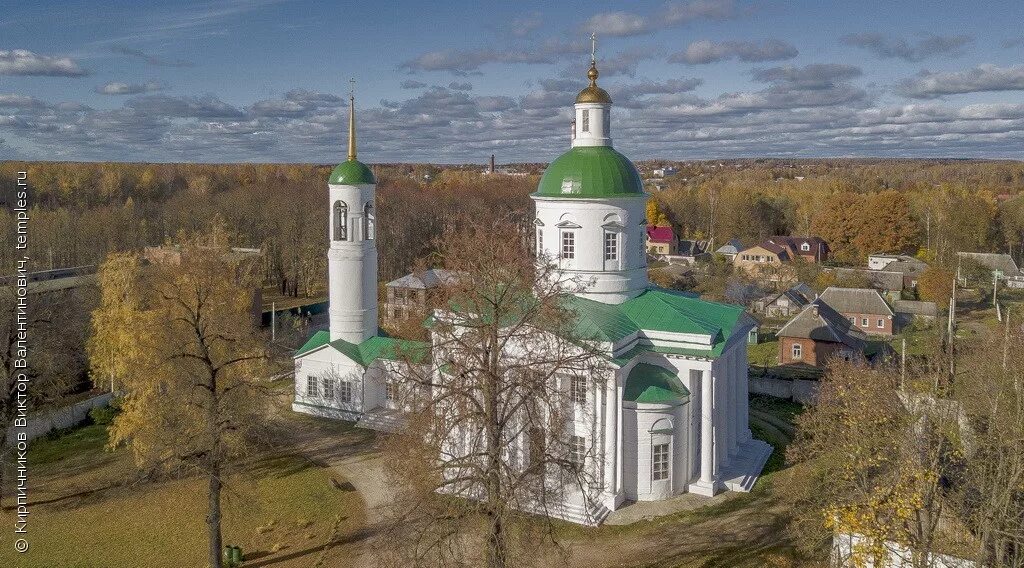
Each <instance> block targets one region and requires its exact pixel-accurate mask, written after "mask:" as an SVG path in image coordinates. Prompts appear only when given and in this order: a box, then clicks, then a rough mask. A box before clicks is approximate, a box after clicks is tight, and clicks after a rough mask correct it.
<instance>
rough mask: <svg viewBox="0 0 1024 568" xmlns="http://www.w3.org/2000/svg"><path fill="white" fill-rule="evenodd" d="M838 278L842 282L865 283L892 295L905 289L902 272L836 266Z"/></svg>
mask: <svg viewBox="0 0 1024 568" xmlns="http://www.w3.org/2000/svg"><path fill="white" fill-rule="evenodd" d="M834 270H835V275H836V280H837V281H839V283H841V284H847V285H849V284H853V283H857V284H863V285H867V286H870V287H872V288H874V289H876V290H879V291H881V292H883V293H885V294H889V295H892V296H896V295H898V294H899V293H900V292H902V291H903V289H904V278H903V273H902V272H890V271H888V270H871V269H867V268H836V269H834Z"/></svg>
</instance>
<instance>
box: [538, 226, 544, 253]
mask: <svg viewBox="0 0 1024 568" xmlns="http://www.w3.org/2000/svg"><path fill="white" fill-rule="evenodd" d="M542 254H544V233H543V232H541V230H540V229H539V228H538V229H537V256H540V255H542Z"/></svg>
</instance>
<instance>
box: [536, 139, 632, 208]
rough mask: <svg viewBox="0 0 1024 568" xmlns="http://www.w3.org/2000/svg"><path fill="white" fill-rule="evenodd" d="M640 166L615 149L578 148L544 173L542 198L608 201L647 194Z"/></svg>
mask: <svg viewBox="0 0 1024 568" xmlns="http://www.w3.org/2000/svg"><path fill="white" fill-rule="evenodd" d="M643 193H644V184H643V182H642V181H641V180H640V174H639V173H638V172H637V171H636V166H634V165H633V162H630V161H629V158H627V157H625V156H623V155H622V154H620V153H618V152H616V151H615V149H614V148H612V147H611V146H577V147H575V148H573V149H571V150H569V151H568V152H566V153H564V154H562V155H561V156H559V157H558V158H557V159H555V161H554V162H551V164H550V165H549V166H548V169H547V170H545V171H544V176H543V177H542V178H540V184H538V185H537V192H536V193H534V194H533V195H535V196H538V197H580V198H605V197H629V196H632V195H643Z"/></svg>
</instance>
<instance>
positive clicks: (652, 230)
mask: <svg viewBox="0 0 1024 568" xmlns="http://www.w3.org/2000/svg"><path fill="white" fill-rule="evenodd" d="M647 252H648V253H650V254H660V255H675V254H679V238H678V237H676V232H675V231H674V230H673V229H672V227H665V226H655V225H648V226H647Z"/></svg>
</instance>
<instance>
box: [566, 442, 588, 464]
mask: <svg viewBox="0 0 1024 568" xmlns="http://www.w3.org/2000/svg"><path fill="white" fill-rule="evenodd" d="M586 456H587V439H586V438H584V437H583V436H573V437H572V439H571V440H570V441H569V461H570V462H572V464H573V465H574V466H576V467H577V468H578V469H582V468H583V462H584V460H585V459H586Z"/></svg>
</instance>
